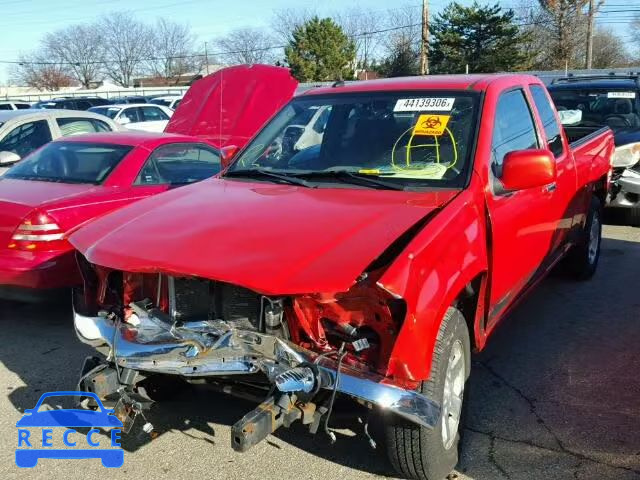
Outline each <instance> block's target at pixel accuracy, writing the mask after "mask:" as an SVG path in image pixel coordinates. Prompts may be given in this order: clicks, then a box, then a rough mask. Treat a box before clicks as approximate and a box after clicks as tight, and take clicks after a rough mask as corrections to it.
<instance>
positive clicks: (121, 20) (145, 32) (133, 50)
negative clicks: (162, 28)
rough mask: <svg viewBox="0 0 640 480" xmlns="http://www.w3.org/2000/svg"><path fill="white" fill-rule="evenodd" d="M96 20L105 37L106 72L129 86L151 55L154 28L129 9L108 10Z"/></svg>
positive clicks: (124, 85) (113, 78) (115, 79)
mask: <svg viewBox="0 0 640 480" xmlns="http://www.w3.org/2000/svg"><path fill="white" fill-rule="evenodd" d="M99 24H100V34H101V35H102V37H103V39H104V56H103V61H104V67H105V73H106V74H107V76H108V77H109V78H111V80H113V81H114V82H115V83H116V84H118V85H120V86H123V87H128V86H130V85H131V84H132V82H133V78H134V76H135V75H137V74H139V73H141V71H142V65H143V62H144V61H145V59H148V58H149V57H150V56H151V51H150V45H151V44H152V42H153V30H152V29H151V27H149V26H148V25H146V24H144V23H142V22H140V21H138V20H136V19H135V18H134V17H133V16H132V15H131V13H130V12H114V13H110V14H108V15H106V16H104V17H102V19H101V20H100V23H99Z"/></svg>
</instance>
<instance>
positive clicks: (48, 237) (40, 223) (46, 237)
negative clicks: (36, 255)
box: [7, 212, 69, 252]
mask: <svg viewBox="0 0 640 480" xmlns="http://www.w3.org/2000/svg"><path fill="white" fill-rule="evenodd" d="M7 247H8V248H10V249H14V250H23V251H28V252H33V251H52V250H67V249H68V248H69V242H67V240H66V238H65V232H64V231H63V230H62V229H61V228H60V226H59V225H58V224H57V223H56V222H55V221H54V220H53V219H52V218H51V217H50V216H49V215H47V214H46V213H41V212H32V213H31V214H29V215H28V216H27V218H25V219H24V220H23V221H22V223H21V224H20V225H18V228H16V230H15V231H14V232H13V235H12V236H11V241H10V242H9V245H7Z"/></svg>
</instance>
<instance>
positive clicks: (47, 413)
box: [16, 391, 124, 468]
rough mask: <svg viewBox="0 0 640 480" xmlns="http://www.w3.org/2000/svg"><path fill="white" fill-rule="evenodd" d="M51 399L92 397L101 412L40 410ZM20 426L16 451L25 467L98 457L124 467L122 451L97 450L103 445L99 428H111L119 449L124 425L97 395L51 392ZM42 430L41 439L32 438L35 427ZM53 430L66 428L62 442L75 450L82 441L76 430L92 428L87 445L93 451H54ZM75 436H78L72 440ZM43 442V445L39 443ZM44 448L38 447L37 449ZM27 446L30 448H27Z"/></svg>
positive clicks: (114, 444)
mask: <svg viewBox="0 0 640 480" xmlns="http://www.w3.org/2000/svg"><path fill="white" fill-rule="evenodd" d="M51 397H90V398H92V399H93V400H94V401H95V402H96V404H97V405H98V410H96V411H93V410H83V409H57V410H44V411H42V412H40V411H39V409H40V407H41V406H42V404H43V402H44V401H45V400H46V399H47V398H51ZM16 427H18V448H17V449H16V465H17V466H19V467H22V468H32V467H35V466H36V464H37V463H38V459H40V458H55V459H83V458H99V459H100V460H101V461H102V465H104V466H105V467H109V468H117V467H121V466H122V464H123V463H124V452H123V450H122V448H110V449H105V448H98V447H99V446H100V442H99V441H97V440H96V438H95V437H94V436H97V434H98V433H99V430H98V428H96V427H101V428H110V429H111V446H112V447H120V443H119V440H120V429H121V428H122V422H121V421H120V420H119V419H118V418H117V417H116V416H115V415H114V411H113V410H110V409H106V408H105V407H104V406H103V405H102V402H101V401H100V399H99V398H98V396H97V395H96V394H95V393H92V392H72V391H68V392H48V393H45V394H43V395H42V396H41V397H40V400H38V403H37V404H36V406H35V407H34V408H32V409H27V410H25V412H24V416H23V417H22V418H21V419H20V420H18V422H17V423H16ZM36 427H37V428H43V430H42V439H41V442H40V439H39V438H38V437H36V435H33V436H32V433H34V432H33V431H32V430H30V429H32V428H36ZM52 427H64V428H66V429H67V430H65V432H64V434H63V442H64V445H65V446H67V447H74V446H76V445H77V442H78V440H77V439H79V438H80V435H82V434H80V433H79V432H77V431H76V430H73V428H89V429H90V430H89V431H88V432H87V434H86V442H87V444H88V446H89V447H91V448H81V449H76V448H67V449H55V448H53V443H52ZM72 434H75V435H74V436H75V437H77V439H74V441H72V440H71V436H72ZM40 443H41V444H40ZM40 446H41V447H42V448H37V447H40ZM24 447H27V448H24Z"/></svg>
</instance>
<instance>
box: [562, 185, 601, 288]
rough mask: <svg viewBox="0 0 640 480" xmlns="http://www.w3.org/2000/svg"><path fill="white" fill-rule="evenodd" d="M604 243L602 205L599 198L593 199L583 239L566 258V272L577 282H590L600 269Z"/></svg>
mask: <svg viewBox="0 0 640 480" xmlns="http://www.w3.org/2000/svg"><path fill="white" fill-rule="evenodd" d="M601 243H602V203H601V202H600V199H599V198H597V197H593V198H592V199H591V208H590V209H589V214H588V215H587V222H586V223H585V226H584V231H583V235H582V239H581V241H580V243H579V244H578V245H575V246H574V247H573V248H572V249H571V251H570V252H569V255H568V256H567V258H566V263H565V265H566V270H567V271H568V272H569V273H570V274H571V276H572V277H574V278H575V279H577V280H588V279H590V278H591V277H593V274H594V273H596V269H597V268H598V260H599V259H600V246H601Z"/></svg>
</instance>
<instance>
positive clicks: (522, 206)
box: [486, 88, 556, 329]
mask: <svg viewBox="0 0 640 480" xmlns="http://www.w3.org/2000/svg"><path fill="white" fill-rule="evenodd" d="M532 112H533V110H532V108H531V106H530V103H529V101H528V98H527V96H526V94H525V92H524V90H522V89H520V88H517V89H512V90H508V91H505V92H503V93H502V94H501V95H500V97H499V99H498V104H497V107H496V114H495V120H494V125H493V136H492V146H491V166H490V167H491V168H490V174H491V177H492V178H491V188H490V189H489V190H490V191H488V192H487V194H486V201H487V208H488V211H489V218H490V223H491V231H492V235H491V244H492V248H491V253H492V255H491V258H490V261H491V268H492V270H491V271H492V278H491V287H490V289H491V290H490V310H489V322H488V325H487V329H490V328H491V327H492V326H493V324H495V322H496V321H497V319H498V318H500V317H501V315H502V313H503V312H504V311H505V310H506V308H507V307H508V306H509V305H511V304H512V303H513V301H514V300H515V299H516V297H517V296H518V294H519V293H520V292H521V291H522V290H524V289H525V288H526V287H527V286H528V285H530V284H531V283H532V282H533V281H535V279H536V278H538V276H539V274H541V273H542V272H543V271H544V270H543V266H544V265H545V262H546V261H547V259H548V258H550V256H551V254H552V250H553V248H554V241H553V236H554V232H555V224H556V222H555V220H556V219H555V217H554V215H555V213H556V212H555V209H554V208H553V204H554V200H555V197H556V193H555V187H556V186H555V184H552V185H547V186H544V187H536V188H530V189H525V190H518V191H506V190H505V189H504V188H503V186H502V183H501V181H500V178H501V177H502V165H503V161H504V157H505V156H506V155H507V153H509V152H513V151H518V150H526V149H535V148H540V145H541V141H540V138H541V137H540V135H539V134H538V129H537V126H536V122H535V120H534V116H533V113H532Z"/></svg>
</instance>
